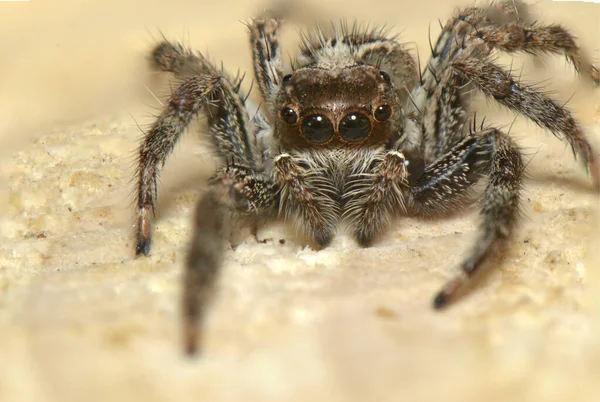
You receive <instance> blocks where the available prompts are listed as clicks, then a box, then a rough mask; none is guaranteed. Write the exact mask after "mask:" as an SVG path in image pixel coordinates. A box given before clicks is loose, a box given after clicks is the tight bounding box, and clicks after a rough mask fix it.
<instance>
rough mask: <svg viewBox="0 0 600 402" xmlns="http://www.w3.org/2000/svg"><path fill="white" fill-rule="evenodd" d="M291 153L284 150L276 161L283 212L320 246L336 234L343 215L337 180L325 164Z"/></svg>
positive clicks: (275, 177) (276, 181)
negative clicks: (319, 164)
mask: <svg viewBox="0 0 600 402" xmlns="http://www.w3.org/2000/svg"><path fill="white" fill-rule="evenodd" d="M310 162H311V161H310V160H309V159H305V160H302V159H301V156H300V157H293V156H292V155H289V154H281V155H279V156H277V157H276V158H275V161H274V162H273V181H274V182H275V184H276V185H277V186H278V187H279V188H280V191H281V193H280V201H279V214H280V215H282V216H283V217H284V218H285V219H286V220H289V219H291V220H292V221H293V222H294V223H295V224H296V225H297V226H300V227H301V228H302V231H303V233H305V234H307V235H308V236H309V237H310V239H311V240H313V241H314V242H315V243H316V244H317V245H318V246H320V247H325V246H327V245H328V244H329V243H330V242H331V239H332V238H333V235H334V232H335V225H336V222H337V220H338V217H339V214H340V212H339V207H338V204H337V203H336V202H335V200H334V198H335V197H336V196H337V195H336V190H335V188H334V186H333V183H332V182H331V181H330V180H329V179H327V176H326V175H325V174H323V172H322V167H318V166H308V165H307V164H310Z"/></svg>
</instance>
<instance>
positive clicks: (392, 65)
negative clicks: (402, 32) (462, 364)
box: [136, 0, 600, 353]
mask: <svg viewBox="0 0 600 402" xmlns="http://www.w3.org/2000/svg"><path fill="white" fill-rule="evenodd" d="M515 7H517V8H519V9H518V10H517V9H515ZM523 7H524V6H523V4H521V3H515V1H513V0H510V1H500V2H493V3H492V4H491V5H490V6H489V7H487V8H466V9H461V10H459V11H457V12H456V14H455V15H454V17H453V18H451V19H450V20H449V21H448V22H447V23H446V24H445V25H444V26H443V29H442V32H441V34H440V36H439V39H438V40H437V43H436V44H435V46H433V48H432V53H433V54H432V55H431V57H430V59H429V62H428V64H427V66H426V67H425V68H424V69H423V71H422V72H420V71H419V69H418V67H417V65H416V63H415V61H414V59H413V57H412V56H411V55H410V54H409V52H408V51H407V50H406V49H405V48H404V47H403V46H402V44H400V43H399V42H398V41H397V38H396V37H394V36H389V35H387V34H386V32H385V31H383V30H365V29H360V28H358V27H357V26H356V25H355V26H354V27H352V28H348V27H346V26H345V25H344V24H341V25H340V26H339V28H336V29H333V32H331V33H330V34H325V33H324V32H323V31H322V30H321V29H317V30H316V31H315V33H313V34H307V35H305V36H304V38H303V39H304V40H303V44H302V45H301V47H300V50H299V54H298V57H297V59H296V61H295V63H294V66H293V72H292V73H291V74H288V75H285V74H284V73H283V62H282V50H281V47H280V44H279V41H278V30H279V27H280V19H279V17H277V16H275V15H272V14H269V13H266V14H264V15H263V16H261V17H259V18H256V19H254V20H252V21H251V23H250V24H249V30H250V43H251V46H252V51H253V61H254V72H255V78H256V82H257V83H258V86H259V88H260V92H261V94H262V96H263V99H264V107H263V108H262V109H261V111H258V112H255V113H250V112H249V111H248V109H247V107H246V99H247V97H246V96H245V95H244V94H243V93H242V91H241V89H240V86H241V80H240V79H231V78H229V77H228V76H227V74H226V73H225V72H224V71H222V70H221V69H217V68H216V67H214V66H213V65H212V64H211V63H210V62H209V61H207V60H206V59H205V58H204V57H203V56H202V55H200V54H199V53H196V52H193V51H191V50H189V49H187V48H185V47H183V46H182V45H179V44H173V43H169V42H164V43H161V44H160V45H158V46H157V47H156V48H155V49H154V50H153V52H152V55H151V62H152V63H153V65H154V67H156V68H157V69H159V70H161V71H168V72H171V73H173V74H174V75H175V76H176V77H177V78H178V79H179V80H180V81H181V82H180V84H179V86H178V87H177V89H176V90H174V92H173V93H172V95H171V97H170V99H169V101H168V103H167V104H166V106H165V108H164V111H163V112H162V113H161V114H160V116H159V117H158V118H157V120H156V122H155V123H154V125H153V126H152V128H151V129H150V130H149V131H148V132H147V133H146V135H145V136H144V139H143V141H142V144H141V146H140V149H139V167H138V171H137V177H138V199H137V207H138V225H137V245H136V253H137V254H147V253H148V252H149V250H150V235H151V230H150V219H151V216H152V214H153V211H154V203H155V201H156V196H157V175H158V171H159V168H160V167H161V166H162V165H163V164H164V163H165V160H166V158H167V156H168V154H169V153H170V152H171V151H172V150H173V147H174V145H175V143H176V141H177V140H178V138H179V136H180V135H181V133H182V132H183V131H184V130H185V129H186V127H187V126H188V124H189V123H190V122H191V121H192V120H193V119H194V118H195V117H196V116H197V115H199V114H201V113H202V114H203V115H204V116H206V119H207V126H208V132H209V133H210V138H211V139H212V140H213V144H214V147H215V149H216V152H217V154H218V155H219V156H220V157H221V158H222V161H223V162H224V165H223V166H222V167H220V168H219V169H218V170H217V172H216V173H215V175H214V176H213V177H212V179H211V180H210V182H209V187H208V190H207V191H206V192H205V193H204V194H203V195H202V196H201V198H200V201H199V202H198V205H197V207H196V212H195V218H194V221H193V225H194V230H193V237H192V240H191V245H190V251H189V255H188V259H187V263H186V272H185V276H184V300H183V311H184V322H185V345H186V350H187V351H188V352H189V353H193V352H194V351H195V350H196V348H197V345H198V337H199V335H200V330H199V329H200V327H201V321H202V316H203V313H204V310H205V306H206V302H207V299H208V297H209V294H210V293H211V292H210V290H211V287H212V286H213V285H214V282H215V279H216V276H217V273H218V271H219V267H220V265H221V258H222V254H223V241H224V238H225V237H226V234H227V233H228V222H230V221H231V218H236V220H239V219H240V218H241V219H242V221H244V222H246V223H248V224H250V225H256V224H257V223H258V222H264V221H266V220H269V219H274V218H282V219H285V220H287V221H290V222H293V223H294V224H295V225H297V227H298V228H299V229H300V230H301V231H302V232H303V233H304V234H306V236H308V238H309V239H310V240H311V241H312V242H313V243H314V244H315V245H317V246H318V247H324V246H326V245H327V244H328V243H329V242H330V241H331V239H332V237H333V236H334V233H335V229H336V227H337V225H338V223H339V222H340V221H342V220H343V221H345V222H347V224H348V226H349V228H350V231H351V234H352V236H353V237H354V238H355V239H356V241H357V242H358V243H359V244H360V245H362V246H369V245H371V244H372V242H373V241H374V240H375V239H376V238H377V237H378V236H379V235H380V234H381V233H382V232H384V231H385V230H386V229H387V228H388V227H389V226H390V223H391V222H392V218H394V217H395V216H397V215H399V214H402V213H405V212H407V211H408V210H410V211H416V212H417V213H421V214H426V215H432V214H436V213H440V212H445V211H448V210H453V209H456V208H459V207H461V206H462V205H463V204H465V202H464V201H465V200H466V199H467V198H468V196H469V195H470V194H471V193H472V191H470V190H472V189H473V187H474V185H475V184H476V183H477V182H478V181H479V180H480V179H481V178H483V177H486V178H487V184H486V187H485V190H484V191H483V193H482V195H481V218H482V219H481V224H480V229H479V234H478V237H477V239H476V241H475V243H474V245H473V247H472V248H471V249H470V250H469V251H468V253H467V254H466V257H465V258H464V260H463V262H462V263H461V265H460V267H459V268H460V270H459V275H458V276H456V277H455V278H454V279H452V280H450V281H449V282H448V283H447V284H446V285H445V286H444V287H443V288H442V289H441V291H440V292H439V293H438V294H437V295H436V296H435V298H434V307H435V308H441V307H444V306H445V305H447V303H448V302H449V301H450V300H451V299H452V298H453V297H455V296H456V295H457V293H458V292H459V291H460V290H461V289H462V288H463V287H464V285H465V284H466V283H467V282H468V281H469V279H470V278H471V277H472V276H473V275H474V274H475V273H476V272H478V270H479V269H480V268H481V267H482V266H483V264H484V262H485V261H486V259H487V258H488V256H489V254H490V253H491V251H493V249H494V248H496V246H497V245H498V244H500V243H501V242H502V241H503V240H505V239H507V238H508V237H509V235H510V234H511V232H512V230H513V228H514V226H515V223H516V221H517V218H518V211H519V194H520V188H521V185H522V180H523V174H524V163H523V159H522V156H521V152H520V151H519V149H518V147H517V146H516V145H515V143H514V142H513V140H512V139H511V138H510V137H509V136H507V135H506V134H505V133H504V132H502V131H501V130H499V129H498V128H495V127H493V126H484V125H481V126H478V125H476V124H475V123H474V117H473V115H472V113H470V112H469V107H468V92H469V91H472V90H473V89H476V90H479V91H481V92H482V93H484V94H485V95H486V96H487V97H488V98H490V99H493V100H495V101H497V102H498V103H500V104H502V105H504V106H506V107H507V108H509V109H511V110H513V111H515V112H516V113H519V114H521V115H524V116H526V117H528V118H530V119H531V120H533V121H534V122H535V123H537V124H538V125H540V126H541V127H544V128H546V129H548V130H549V131H551V132H552V133H553V134H555V135H556V136H557V137H558V138H560V139H562V140H563V141H565V142H567V143H568V144H570V145H571V147H572V148H573V151H574V153H575V155H576V157H578V158H580V160H581V161H582V162H583V163H584V165H585V166H586V167H587V169H588V170H589V172H590V173H591V176H592V179H593V181H594V185H595V188H596V190H598V188H599V187H600V179H599V174H598V166H597V163H596V160H595V158H594V153H593V152H592V149H591V146H590V144H589V142H588V140H587V139H586V137H585V135H584V133H583V131H582V129H581V127H580V125H579V124H578V122H577V121H576V120H575V119H574V118H573V117H572V116H571V113H569V112H568V111H567V110H566V109H565V108H564V107H562V106H561V105H560V104H558V103H557V102H556V101H554V100H553V99H551V98H550V97H549V96H548V95H547V94H545V93H544V92H541V91H539V90H538V89H536V88H535V87H533V86H531V85H526V84H523V83H521V82H519V81H518V79H517V78H515V77H514V76H512V75H511V74H510V73H509V72H507V71H505V70H504V69H503V68H501V67H499V66H498V65H496V64H495V63H494V61H493V59H492V57H491V56H492V55H493V54H494V52H495V51H504V52H516V51H525V52H529V53H561V54H564V55H566V56H567V58H568V59H569V60H570V61H571V62H572V63H573V65H574V66H575V69H576V70H577V71H579V72H580V73H582V74H583V75H585V76H587V77H588V78H591V79H592V80H593V81H595V82H596V83H598V80H599V77H598V70H596V69H595V68H594V67H593V66H592V64H591V63H590V61H589V60H588V59H587V58H586V57H585V56H584V55H583V54H582V52H581V51H580V50H579V48H578V46H577V45H576V43H575V41H574V38H573V37H572V36H571V35H570V34H569V33H568V32H567V31H566V30H565V29H564V28H562V27H561V26H559V25H549V26H544V25H540V24H534V23H532V22H531V21H528V20H527V19H526V18H524V16H525V15H527V14H526V12H525V10H524V9H522V8H523Z"/></svg>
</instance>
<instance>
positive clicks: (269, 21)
mask: <svg viewBox="0 0 600 402" xmlns="http://www.w3.org/2000/svg"><path fill="white" fill-rule="evenodd" d="M280 24H281V19H280V16H278V15H276V13H265V15H263V16H260V17H258V18H255V19H253V20H252V21H251V23H250V24H249V25H248V28H249V30H250V44H251V46H252V61H253V63H254V75H255V77H256V82H257V83H258V87H259V88H260V92H261V94H262V96H263V99H265V101H266V102H267V105H268V106H269V107H268V109H269V110H271V109H272V106H273V104H274V102H275V97H276V95H277V92H278V91H279V86H280V84H281V79H282V77H281V76H282V74H283V60H282V55H281V53H282V52H281V47H280V44H279V39H278V32H279V26H280Z"/></svg>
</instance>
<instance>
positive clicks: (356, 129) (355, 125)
mask: <svg viewBox="0 0 600 402" xmlns="http://www.w3.org/2000/svg"><path fill="white" fill-rule="evenodd" d="M370 133H371V122H370V121H369V118H368V117H367V116H365V115H364V114H361V113H350V114H349V115H347V116H345V117H344V118H343V119H342V121H341V122H340V135H341V136H342V138H343V139H344V140H346V141H351V142H353V141H362V140H364V139H365V138H367V137H368V136H369V134H370Z"/></svg>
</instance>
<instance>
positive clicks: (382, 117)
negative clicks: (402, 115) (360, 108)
mask: <svg viewBox="0 0 600 402" xmlns="http://www.w3.org/2000/svg"><path fill="white" fill-rule="evenodd" d="M373 115H374V116H375V119H376V120H377V121H379V122H383V121H386V120H387V119H389V118H390V116H391V115H392V108H391V107H390V106H389V105H379V106H377V109H375V113H373Z"/></svg>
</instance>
